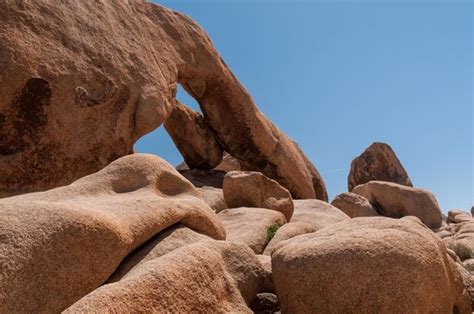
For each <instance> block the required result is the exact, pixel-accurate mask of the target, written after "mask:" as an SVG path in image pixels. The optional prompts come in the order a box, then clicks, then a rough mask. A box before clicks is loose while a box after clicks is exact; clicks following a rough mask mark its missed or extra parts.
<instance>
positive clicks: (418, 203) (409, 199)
mask: <svg viewBox="0 0 474 314" xmlns="http://www.w3.org/2000/svg"><path fill="white" fill-rule="evenodd" d="M352 192H353V193H355V194H359V195H362V196H364V197H365V198H367V199H368V200H369V201H370V203H371V204H372V205H373V206H374V207H375V208H376V209H377V212H378V213H379V214H380V215H382V216H386V217H392V218H401V217H403V216H416V217H418V218H419V219H420V220H421V221H422V222H423V223H424V224H425V225H427V226H428V227H429V228H431V229H437V228H439V227H440V226H441V222H442V219H443V217H442V215H441V209H440V208H439V205H438V202H437V201H436V198H435V197H434V195H433V194H432V193H431V192H429V191H427V190H423V189H419V188H412V187H408V186H404V185H400V184H396V183H391V182H383V181H370V182H369V183H366V184H362V185H358V186H357V187H356V188H355V189H354V190H353V191H352Z"/></svg>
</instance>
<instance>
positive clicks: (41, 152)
mask: <svg viewBox="0 0 474 314" xmlns="http://www.w3.org/2000/svg"><path fill="white" fill-rule="evenodd" d="M0 21H1V25H2V27H1V28H0V39H1V40H0V65H1V66H0V68H1V69H0V81H1V82H3V83H2V84H0V154H1V158H0V195H1V196H9V195H13V194H20V193H25V192H31V191H39V190H45V189H50V188H53V187H57V186H61V185H66V184H68V183H71V182H73V181H74V180H76V179H78V178H80V177H82V176H85V175H87V174H91V173H94V172H96V171H98V170H100V169H102V168H103V167H104V166H106V165H107V164H109V163H110V162H111V161H113V160H115V159H117V158H119V157H121V156H124V155H127V154H130V153H132V152H133V145H134V143H135V142H136V141H137V140H138V139H139V138H140V137H142V136H143V135H145V134H147V133H149V132H151V131H152V130H154V129H156V128H157V127H159V126H160V125H161V124H162V123H163V121H165V120H166V119H167V118H168V117H169V115H170V114H171V113H172V112H173V110H174V108H175V106H176V91H177V86H178V83H179V84H181V85H182V86H183V87H184V89H185V90H186V91H187V92H188V93H189V94H190V95H191V96H192V97H194V98H195V99H196V100H197V101H198V103H199V105H200V107H201V110H202V112H203V116H204V120H205V123H206V125H207V127H208V128H209V130H212V132H213V134H214V135H215V137H216V138H217V139H218V142H219V144H220V145H221V146H222V148H223V149H224V150H225V151H227V152H229V153H230V154H231V155H232V156H235V157H236V158H238V159H239V160H243V161H245V162H246V163H248V164H250V165H252V166H253V167H254V168H256V169H258V170H259V171H262V172H263V173H264V174H265V175H266V176H268V177H270V178H275V179H276V180H278V181H279V182H280V184H281V185H283V186H285V187H286V188H287V189H288V190H289V191H290V192H291V193H292V194H293V195H294V196H295V197H300V198H315V197H317V198H323V199H327V194H326V189H325V185H324V182H323V181H322V178H321V176H320V175H319V173H318V172H317V171H316V169H315V168H314V166H313V165H312V164H311V163H310V162H309V160H308V158H306V157H305V156H304V154H303V153H302V152H301V150H300V149H299V148H298V147H297V145H296V144H295V143H294V142H293V141H292V140H291V139H289V138H288V137H287V136H286V135H285V134H283V133H282V132H281V131H280V130H279V129H278V128H277V127H276V126H275V125H274V124H273V123H272V122H270V121H269V120H268V119H267V118H266V117H265V116H264V115H263V114H262V113H261V112H260V111H259V110H258V109H257V107H256V105H255V103H254V101H253V99H252V97H251V96H250V94H249V93H248V92H247V90H246V89H245V88H244V86H242V84H241V83H240V82H239V81H238V80H237V78H236V77H235V76H234V74H233V73H232V71H231V70H230V69H229V68H228V66H227V65H226V64H225V63H224V62H223V60H222V58H221V57H220V56H219V54H218V53H217V51H216V49H215V47H214V46H213V44H212V43H211V40H210V39H209V37H208V35H207V34H206V33H205V31H204V30H203V29H202V27H200V26H199V25H198V24H197V23H195V22H194V21H193V20H192V19H190V18H189V17H187V16H185V15H183V14H180V13H177V12H175V11H172V10H169V9H166V8H164V7H162V6H159V5H156V4H153V3H149V2H145V1H143V0H139V1H119V0H106V1H101V2H96V1H63V2H54V1H53V2H49V1H44V2H38V1H29V2H23V1H20V2H19V1H2V2H0ZM92 126H93V127H92Z"/></svg>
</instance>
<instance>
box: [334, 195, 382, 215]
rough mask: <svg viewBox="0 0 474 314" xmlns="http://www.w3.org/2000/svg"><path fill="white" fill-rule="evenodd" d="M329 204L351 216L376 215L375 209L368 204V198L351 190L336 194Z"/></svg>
mask: <svg viewBox="0 0 474 314" xmlns="http://www.w3.org/2000/svg"><path fill="white" fill-rule="evenodd" d="M331 205H333V206H335V207H337V208H339V209H340V210H342V211H343V212H344V213H346V214H347V215H348V216H349V217H351V218H355V217H370V216H377V215H378V213H377V210H376V209H375V208H374V207H373V206H372V204H370V202H369V200H368V199H366V198H365V197H363V196H361V195H357V194H354V193H351V192H346V193H341V194H339V195H337V196H336V197H335V198H334V200H333V201H332V202H331Z"/></svg>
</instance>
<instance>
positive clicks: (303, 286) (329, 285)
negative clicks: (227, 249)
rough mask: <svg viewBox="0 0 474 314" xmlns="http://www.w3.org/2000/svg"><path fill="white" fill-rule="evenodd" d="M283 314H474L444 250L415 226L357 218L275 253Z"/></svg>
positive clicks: (287, 243) (293, 241)
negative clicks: (471, 312) (471, 313)
mask: <svg viewBox="0 0 474 314" xmlns="http://www.w3.org/2000/svg"><path fill="white" fill-rule="evenodd" d="M272 269H273V280H274V283H275V289H276V293H277V295H278V299H279V300H280V304H281V309H282V312H283V313H470V301H469V297H468V294H467V290H466V288H465V286H464V283H463V281H462V277H461V275H460V274H459V272H458V270H457V267H456V264H455V263H454V262H453V261H452V259H451V258H450V257H449V256H448V255H447V253H446V248H445V246H444V244H443V243H442V242H441V240H439V239H438V238H437V237H436V236H435V235H434V234H433V233H432V232H431V231H430V230H429V229H427V228H426V227H424V226H423V225H421V224H419V223H416V222H412V221H410V220H408V219H402V220H394V219H388V218H385V217H367V218H365V217H364V218H354V219H351V220H348V221H343V222H341V223H338V224H336V225H333V226H331V227H328V228H325V229H323V230H320V231H317V232H314V233H309V234H305V235H301V236H298V237H294V238H291V239H289V240H287V241H284V242H281V243H280V245H279V247H278V248H276V250H275V251H273V254H272Z"/></svg>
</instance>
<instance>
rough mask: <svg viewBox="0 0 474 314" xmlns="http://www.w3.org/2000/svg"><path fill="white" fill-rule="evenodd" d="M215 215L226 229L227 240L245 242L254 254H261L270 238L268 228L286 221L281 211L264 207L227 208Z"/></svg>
mask: <svg viewBox="0 0 474 314" xmlns="http://www.w3.org/2000/svg"><path fill="white" fill-rule="evenodd" d="M217 216H218V217H219V219H220V220H221V222H222V224H223V225H224V227H225V229H226V232H227V240H228V241H232V242H241V243H245V244H247V245H248V246H250V248H251V249H252V250H253V251H254V252H255V253H256V254H262V253H263V250H264V249H265V246H266V245H267V243H268V241H269V240H270V239H269V238H268V237H267V231H268V228H269V227H270V226H272V225H280V226H281V225H283V224H285V223H286V219H285V216H284V215H283V214H282V213H280V212H277V211H275V210H270V209H266V208H254V207H240V208H229V209H225V210H223V211H221V212H220V213H219V214H217Z"/></svg>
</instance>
